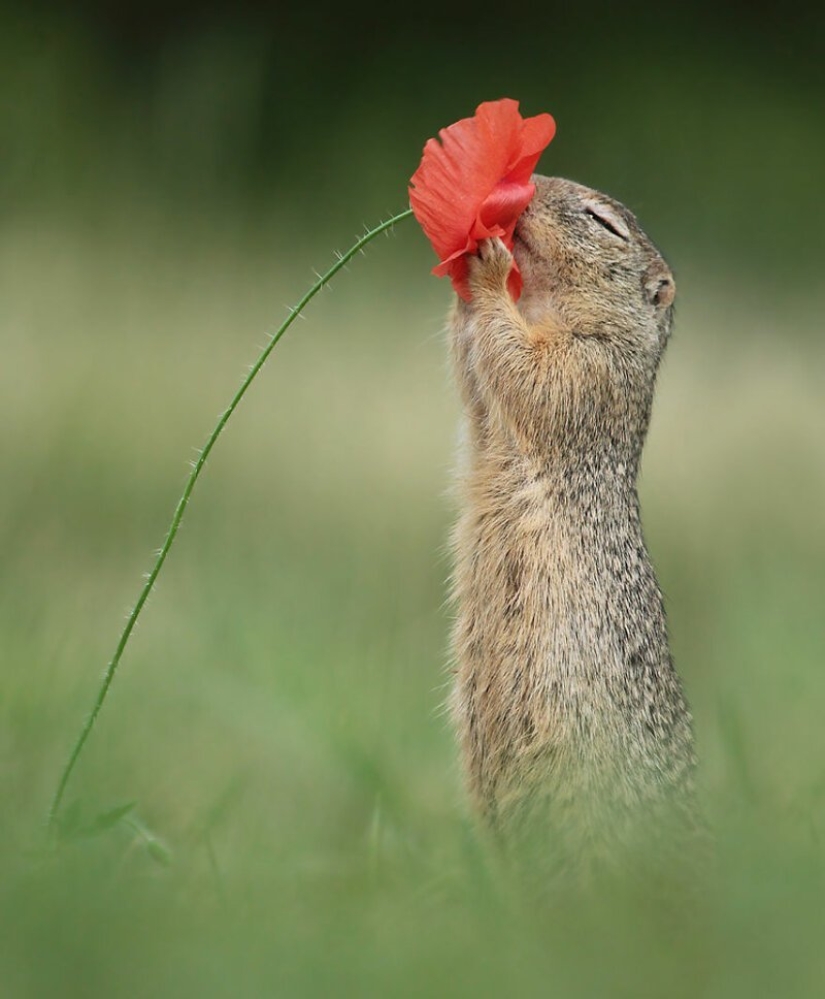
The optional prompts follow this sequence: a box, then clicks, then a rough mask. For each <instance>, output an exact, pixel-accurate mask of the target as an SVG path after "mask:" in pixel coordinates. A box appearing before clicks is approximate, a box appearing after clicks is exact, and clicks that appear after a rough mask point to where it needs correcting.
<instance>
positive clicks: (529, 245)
mask: <svg viewBox="0 0 825 999" xmlns="http://www.w3.org/2000/svg"><path fill="white" fill-rule="evenodd" d="M532 179H533V182H534V183H535V185H536V193H535V196H534V198H533V200H532V201H531V202H530V204H529V205H528V207H527V210H526V211H525V212H524V214H523V215H522V216H521V218H520V220H519V223H518V225H517V226H516V231H515V246H514V249H513V253H514V256H515V258H516V260H517V261H518V265H519V269H520V270H521V273H522V276H523V278H524V290H523V292H522V296H521V299H520V300H519V303H518V306H519V309H520V311H521V312H522V313H523V315H524V316H525V318H527V319H528V320H531V321H537V320H540V319H541V317H542V316H546V315H547V314H548V312H551V313H555V314H557V315H558V316H559V318H560V319H561V320H562V322H563V323H564V325H565V326H566V327H567V328H568V329H570V330H571V331H572V332H573V333H574V334H575V335H577V336H580V337H587V338H593V341H594V346H595V344H596V343H598V344H599V345H601V346H603V347H604V348H605V349H607V350H611V351H612V352H616V353H618V354H619V355H620V356H623V357H625V358H626V359H627V360H631V361H633V362H636V363H638V362H642V363H644V364H645V366H647V365H648V364H649V363H650V362H651V361H652V363H653V369H654V370H655V367H656V365H657V363H658V360H659V357H660V356H661V353H662V350H663V348H664V346H665V343H666V342H667V338H668V336H669V334H670V328H671V322H672V314H673V299H674V296H675V294H676V286H675V284H674V281H673V275H672V273H671V271H670V268H669V267H668V265H667V264H666V263H665V261H664V259H663V258H662V256H661V254H660V253H659V251H658V250H657V249H656V247H655V246H654V245H653V243H651V241H650V240H649V239H648V237H647V236H646V235H645V234H644V232H643V231H642V229H641V228H640V227H639V224H638V222H637V221H636V218H635V216H634V215H633V214H632V213H631V212H630V211H628V210H627V208H625V207H624V205H622V204H620V203H619V202H618V201H614V200H613V199H612V198H609V197H607V196H606V195H604V194H601V193H599V192H598V191H593V190H591V189H590V188H587V187H583V186H582V185H581V184H574V183H573V182H572V181H569V180H563V179H561V178H557V177H542V176H540V175H538V174H537V175H535V176H534V177H533V178H532Z"/></svg>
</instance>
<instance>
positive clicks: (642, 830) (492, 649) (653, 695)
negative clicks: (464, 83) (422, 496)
mask: <svg viewBox="0 0 825 999" xmlns="http://www.w3.org/2000/svg"><path fill="white" fill-rule="evenodd" d="M533 182H534V183H535V185H536V193H535V196H534V198H533V200H532V201H531V202H530V204H529V206H528V208H527V210H526V211H525V213H524V214H523V215H522V217H521V219H520V220H519V223H518V225H517V227H516V231H515V243H514V248H513V254H512V255H511V253H510V252H509V251H508V250H507V248H506V247H505V245H504V244H503V243H502V242H501V240H499V239H488V240H485V241H483V242H482V243H481V245H480V247H479V251H478V254H477V255H475V256H474V257H473V258H471V259H470V275H469V284H470V290H471V293H472V298H471V301H469V302H465V301H463V300H459V301H458V302H457V304H456V307H455V310H454V312H453V314H452V316H451V321H450V338H451V350H452V357H453V363H454V368H455V374H456V378H457V381H458V386H459V390H460V393H461V398H462V403H463V407H464V410H465V413H466V419H467V454H466V468H465V469H464V471H463V474H462V476H461V479H460V498H461V500H460V502H461V514H460V519H459V521H458V523H457V525H456V528H455V531H454V535H453V547H454V565H455V568H454V577H453V596H454V601H455V606H456V621H455V627H454V633H453V653H454V659H455V666H456V669H455V683H454V688H453V692H452V696H451V712H452V716H453V719H454V723H455V725H456V727H457V730H458V735H459V740H460V747H461V755H462V760H463V768H464V773H465V778H466V783H467V787H468V790H469V794H470V798H471V801H472V804H473V805H474V807H475V809H476V810H477V812H479V813H480V814H481V815H482V816H483V818H484V819H485V820H486V824H487V826H488V827H489V828H491V829H492V830H493V831H494V832H495V833H497V834H498V835H499V837H500V838H503V839H504V840H505V841H506V842H512V841H514V840H515V841H517V842H518V841H519V840H520V839H521V838H523V837H525V836H528V835H529V836H530V837H531V841H532V842H533V844H534V845H536V846H538V847H539V848H540V849H541V850H542V852H546V853H547V855H548V857H550V856H552V857H554V858H555V859H556V860H558V861H559V862H561V863H563V864H564V865H565V866H567V867H575V866H581V865H583V864H589V862H590V861H593V860H598V859H599V858H605V859H607V860H610V859H611V858H615V857H617V856H618V855H619V854H620V853H621V851H622V850H623V849H624V848H625V847H627V848H632V847H634V846H635V845H636V844H639V843H641V842H642V840H645V842H646V841H647V840H646V837H648V838H649V836H650V835H651V834H652V832H653V831H654V830H658V831H659V832H661V833H662V838H665V839H673V840H675V839H678V835H677V834H675V833H674V834H673V835H671V833H670V832H668V833H665V832H664V830H665V829H669V830H686V829H688V828H689V827H691V826H695V822H694V807H693V797H694V788H693V781H694V768H695V756H694V743H693V733H692V720H691V716H690V711H689V708H688V706H687V704H686V702H685V698H684V695H683V692H682V686H681V683H680V681H679V678H678V676H677V674H676V672H675V670H674V668H673V664H672V660H671V655H670V651H669V648H668V637H667V630H666V624H665V612H664V606H663V600H662V594H661V591H660V589H659V586H658V583H657V581H656V576H655V574H654V571H653V567H652V565H651V562H650V558H649V556H648V552H647V548H646V547H645V542H644V539H643V536H642V525H641V519H640V510H639V499H638V495H637V490H636V478H637V475H638V472H639V462H640V457H641V452H642V446H643V444H644V440H645V436H646V434H647V429H648V422H649V419H650V410H651V403H652V399H653V389H654V383H655V379H656V372H657V368H658V366H659V361H660V359H661V357H662V353H663V351H664V348H665V345H666V343H667V340H668V337H669V334H670V330H671V323H672V315H673V309H672V305H673V299H674V295H675V285H674V281H673V276H672V274H671V272H670V270H669V268H668V266H667V264H666V263H665V261H664V260H663V259H662V257H661V255H660V254H659V252H658V251H657V250H656V248H655V247H654V245H653V244H652V243H651V241H650V240H649V239H648V238H647V236H646V235H645V234H644V232H642V230H641V228H640V227H639V225H638V223H637V221H636V219H635V217H634V216H633V215H632V214H631V212H629V211H628V210H627V209H626V208H625V207H624V206H623V205H621V204H619V203H618V202H616V201H614V200H613V199H612V198H609V197H606V196H605V195H603V194H600V193H599V192H597V191H593V190H590V189H588V188H586V187H583V186H581V185H579V184H575V183H572V182H570V181H567V180H561V179H557V178H547V177H541V176H534V177H533ZM513 256H514V257H515V260H516V261H517V263H518V266H519V268H520V270H521V273H522V276H523V279H524V289H523V293H522V296H521V298H520V299H519V301H518V303H515V302H513V300H512V298H511V297H510V295H509V293H508V291H507V287H506V282H507V276H508V274H509V272H510V269H511V267H512V264H513ZM674 817H675V819H676V821H675V823H674V822H672V821H671V820H672V819H673V818H674ZM671 845H672V846H674V847H675V846H676V843H675V841H674V842H673V843H672V844H671ZM644 849H646V848H643V850H644Z"/></svg>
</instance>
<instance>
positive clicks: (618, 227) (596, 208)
mask: <svg viewBox="0 0 825 999" xmlns="http://www.w3.org/2000/svg"><path fill="white" fill-rule="evenodd" d="M584 211H585V214H586V215H589V216H590V218H592V219H593V220H594V221H596V222H598V223H599V225H600V226H601V227H602V228H603V229H607V231H608V232H612V233H613V235H614V236H618V237H619V239H623V240H624V241H625V242H628V240H629V239H630V231H629V230H628V228H627V226H626V225H625V224H624V222H622V221H621V219H619V218H618V217H617V216H615V215H614V214H613V213H612V212H610V211H608V209H607V208H605V207H604V206H603V205H597V204H594V203H593V202H588V203H587V204H586V205H585V206H584Z"/></svg>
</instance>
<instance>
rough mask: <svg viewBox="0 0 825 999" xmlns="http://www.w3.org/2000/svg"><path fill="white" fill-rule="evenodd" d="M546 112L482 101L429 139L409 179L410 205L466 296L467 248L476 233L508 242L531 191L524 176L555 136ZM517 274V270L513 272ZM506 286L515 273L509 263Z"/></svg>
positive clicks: (442, 270) (516, 281)
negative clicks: (525, 113) (531, 113)
mask: <svg viewBox="0 0 825 999" xmlns="http://www.w3.org/2000/svg"><path fill="white" fill-rule="evenodd" d="M554 132H555V123H554V122H553V119H552V118H551V117H550V115H548V114H543V115H537V116H536V117H535V118H528V119H526V120H525V119H523V118H522V117H521V115H520V114H519V110H518V102H517V101H514V100H511V99H509V98H505V99H503V100H500V101H488V102H486V103H484V104H480V105H479V106H478V108H477V110H476V114H475V116H474V117H472V118H464V119H462V120H461V121H458V122H456V123H455V124H454V125H450V126H449V128H444V129H442V130H441V131H440V132H439V133H438V134H439V139H440V140H441V141H440V142H438V141H436V140H435V139H430V140H429V141H428V142H427V144H426V145H425V147H424V155H423V158H422V160H421V164H420V166H419V167H418V169H417V170H416V172H415V173H414V174H413V177H412V180H411V182H410V205H411V206H412V209H413V212H414V213H415V217H416V218H417V219H418V221H419V223H420V224H421V227H422V228H423V230H424V232H425V233H426V235H427V237H428V238H429V240H430V242H431V243H432V245H433V248H434V250H435V252H436V254H437V255H438V257H439V260H440V261H441V263H440V264H439V265H438V266H437V267H436V268H435V269H434V271H435V273H437V274H441V275H446V274H449V275H450V278H451V279H452V282H453V287H454V288H455V289H456V291H457V292H458V293H459V294H460V295H462V297H464V298H467V299H469V297H470V293H469V288H468V287H467V264H466V255H467V254H469V253H475V251H476V249H477V248H478V240H480V239H484V238H487V237H491V236H500V237H501V238H502V239H504V241H505V243H506V244H507V246H508V247H510V248H512V240H513V230H514V228H515V225H516V222H517V221H518V218H519V216H520V215H521V213H522V212H523V211H524V209H525V208H526V207H527V205H528V204H529V202H530V199H531V198H532V197H533V194H534V193H535V188H534V186H533V185H532V184H531V183H530V175H531V174H532V172H533V170H534V169H535V166H536V163H537V162H538V159H539V157H540V156H541V153H542V150H543V149H544V147H545V146H546V145H547V144H548V143H549V142H550V140H551V139H552V138H553V134H554ZM513 275H515V276H513ZM513 275H511V277H512V278H513V279H512V281H511V291H512V292H514V293H515V294H514V297H518V294H519V293H520V291H521V277H520V275H518V273H517V270H515V269H514V271H513Z"/></svg>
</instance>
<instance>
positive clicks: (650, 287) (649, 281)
mask: <svg viewBox="0 0 825 999" xmlns="http://www.w3.org/2000/svg"><path fill="white" fill-rule="evenodd" d="M644 290H645V295H646V296H647V300H648V301H649V302H650V304H651V305H655V306H658V308H660V309H666V308H667V307H668V306H669V305H672V304H673V299H674V298H675V297H676V283H675V282H674V280H673V275H672V274H671V273H670V271H668V270H662V269H661V268H656V270H654V271H652V272H651V271H648V272H647V274H646V275H645V280H644Z"/></svg>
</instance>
